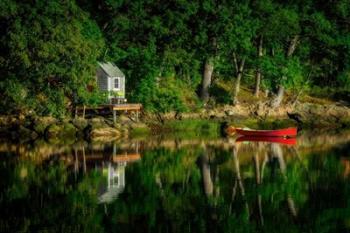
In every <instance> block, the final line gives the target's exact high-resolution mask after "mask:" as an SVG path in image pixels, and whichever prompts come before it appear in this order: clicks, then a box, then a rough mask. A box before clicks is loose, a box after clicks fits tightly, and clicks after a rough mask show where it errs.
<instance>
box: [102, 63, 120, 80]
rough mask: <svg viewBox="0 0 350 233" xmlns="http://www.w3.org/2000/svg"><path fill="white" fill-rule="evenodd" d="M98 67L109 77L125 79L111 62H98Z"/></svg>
mask: <svg viewBox="0 0 350 233" xmlns="http://www.w3.org/2000/svg"><path fill="white" fill-rule="evenodd" d="M98 65H99V66H100V67H101V69H102V70H103V71H104V72H105V73H106V74H107V75H108V76H109V77H125V75H124V73H123V72H122V71H121V70H120V69H119V68H118V66H116V65H115V64H114V63H112V62H99V63H98Z"/></svg>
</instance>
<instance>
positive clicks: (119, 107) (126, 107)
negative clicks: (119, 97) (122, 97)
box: [111, 104, 142, 111]
mask: <svg viewBox="0 0 350 233" xmlns="http://www.w3.org/2000/svg"><path fill="white" fill-rule="evenodd" d="M141 108H142V104H115V105H112V106H111V109H113V110H116V111H140V110H141Z"/></svg>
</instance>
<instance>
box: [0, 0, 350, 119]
mask: <svg viewBox="0 0 350 233" xmlns="http://www.w3.org/2000/svg"><path fill="white" fill-rule="evenodd" d="M0 30H1V32H0V51H1V53H0V78H1V80H0V111H1V112H2V113H19V112H20V113H22V114H25V115H26V114H33V113H35V114H37V115H53V116H62V115H66V114H67V113H69V111H70V110H71V109H72V106H74V105H76V104H88V105H94V104H95V105H96V104H99V103H101V102H103V100H104V96H105V93H100V92H99V91H98V90H97V88H96V87H95V88H91V87H92V86H94V85H96V84H95V72H96V66H97V61H112V62H114V63H115V64H117V65H118V66H119V67H120V68H121V70H123V72H124V73H125V74H126V77H127V95H128V96H127V97H128V100H129V101H135V102H140V103H142V104H143V105H144V107H145V109H146V110H148V111H151V112H168V111H178V112H182V111H189V110H192V109H195V108H200V107H202V106H204V105H213V104H214V105H215V104H234V105H239V104H240V101H239V100H240V89H241V86H242V85H244V86H245V87H248V89H249V90H250V91H251V93H252V96H253V95H255V99H256V100H257V101H258V100H259V98H262V97H267V98H268V100H269V101H270V106H271V108H277V107H279V106H280V105H281V103H282V102H283V100H284V98H285V95H286V94H285V93H289V94H290V95H292V96H293V97H295V98H297V97H298V96H299V95H300V93H301V92H305V93H308V92H309V93H322V94H323V95H325V96H326V95H331V94H332V93H333V92H334V93H345V94H346V93H349V92H350V2H349V1H348V0H336V1H331V0H320V1H316V0H303V1H301V0H296V1H281V0H266V1H257V0H250V1H249V0H245V1H236V0H233V1H221V0H220V1H219V0H215V1H214V0H204V1H197V0H195V1H185V0H172V1H161V0H159V1H149V0H134V1H123V0H105V1H102V0H101V1H86V0H77V1H75V0H66V1H59V0H48V1H43V0H37V1H34V0H33V1H13V0H3V1H1V2H0ZM219 84H221V85H219ZM348 95H349V94H348Z"/></svg>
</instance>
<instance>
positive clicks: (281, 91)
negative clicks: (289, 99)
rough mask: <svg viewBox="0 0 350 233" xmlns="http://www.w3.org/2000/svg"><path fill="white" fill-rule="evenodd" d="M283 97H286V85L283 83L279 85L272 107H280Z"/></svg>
mask: <svg viewBox="0 0 350 233" xmlns="http://www.w3.org/2000/svg"><path fill="white" fill-rule="evenodd" d="M283 97H284V87H283V86H282V85H279V86H278V91H277V95H276V97H275V98H274V99H273V100H272V103H271V107H272V108H278V107H279V106H280V105H281V103H282V100H283Z"/></svg>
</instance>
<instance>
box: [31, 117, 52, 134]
mask: <svg viewBox="0 0 350 233" xmlns="http://www.w3.org/2000/svg"><path fill="white" fill-rule="evenodd" d="M56 123H57V119H55V118H53V117H39V118H36V119H34V120H33V126H32V128H33V130H34V131H35V132H36V133H38V134H39V135H44V134H45V133H46V129H47V127H49V126H50V125H53V124H56Z"/></svg>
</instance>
